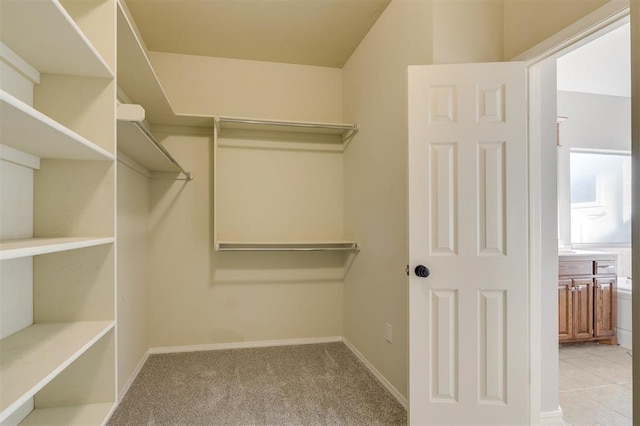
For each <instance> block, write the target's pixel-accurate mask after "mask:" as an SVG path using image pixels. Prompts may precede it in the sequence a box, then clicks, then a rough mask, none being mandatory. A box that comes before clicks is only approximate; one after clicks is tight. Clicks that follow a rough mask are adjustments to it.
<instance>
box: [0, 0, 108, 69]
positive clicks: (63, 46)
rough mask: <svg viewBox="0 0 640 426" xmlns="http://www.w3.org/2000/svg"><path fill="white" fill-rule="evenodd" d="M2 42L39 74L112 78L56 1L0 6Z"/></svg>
mask: <svg viewBox="0 0 640 426" xmlns="http://www.w3.org/2000/svg"><path fill="white" fill-rule="evenodd" d="M0 28H2V32H1V39H2V42H3V43H4V44H6V45H7V46H8V47H9V48H11V49H12V50H13V51H14V52H16V53H17V54H18V55H20V56H21V57H22V58H23V59H24V60H26V61H27V62H28V63H29V64H31V65H32V66H33V67H35V68H36V69H37V70H38V71H40V72H41V73H50V74H66V75H82V76H88V77H103V78H112V77H113V76H114V73H113V71H112V70H111V69H110V67H109V66H108V65H107V63H106V62H105V61H104V59H103V58H102V56H101V55H100V54H99V53H98V52H97V50H96V49H95V48H94V47H93V45H92V44H91V42H90V41H89V40H88V39H87V37H86V36H85V35H84V34H83V32H82V31H81V30H80V28H79V27H78V26H77V25H76V23H75V22H74V21H73V19H72V18H71V17H70V16H69V14H68V13H67V11H66V10H65V9H64V7H63V6H62V5H61V4H60V2H59V1H58V0H38V1H2V2H0Z"/></svg>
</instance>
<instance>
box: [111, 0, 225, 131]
mask: <svg viewBox="0 0 640 426" xmlns="http://www.w3.org/2000/svg"><path fill="white" fill-rule="evenodd" d="M118 87H119V88H120V89H121V90H122V91H123V92H124V93H125V94H126V95H127V97H128V98H129V99H130V100H131V102H134V103H136V104H140V105H142V106H143V107H144V108H145V111H146V118H147V120H148V121H149V122H150V123H152V124H168V125H174V126H189V127H209V128H212V127H213V117H207V116H194V115H181V114H176V113H175V112H174V110H173V107H172V106H171V103H170V102H169V100H168V98H167V94H166V93H165V91H164V88H163V87H162V84H161V83H160V80H159V79H158V76H157V75H156V72H155V70H154V69H153V66H152V65H151V62H150V61H149V57H148V55H147V51H146V49H145V47H144V45H143V44H142V42H141V40H140V39H139V38H138V35H137V32H136V30H135V28H134V25H133V24H132V21H131V19H130V18H129V14H128V10H127V7H126V5H125V4H124V3H123V2H122V1H118Z"/></svg>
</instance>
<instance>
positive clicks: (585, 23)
mask: <svg viewBox="0 0 640 426" xmlns="http://www.w3.org/2000/svg"><path fill="white" fill-rule="evenodd" d="M628 16H629V0H611V1H609V2H608V3H605V4H604V5H603V6H602V7H600V8H598V9H596V10H595V11H593V12H591V13H590V14H588V15H587V16H585V17H583V18H581V19H579V20H578V21H576V22H574V23H573V24H571V25H569V26H568V27H566V28H565V29H563V30H561V31H559V32H557V33H556V34H554V35H552V36H551V37H549V38H547V39H546V40H544V41H542V42H541V43H538V44H537V45H535V46H533V47H532V48H531V49H529V50H527V51H525V52H523V53H521V54H519V55H518V56H516V57H515V58H513V59H512V60H513V61H525V62H528V63H529V64H534V63H536V62H540V61H543V60H545V59H548V58H550V57H552V56H554V55H557V54H559V53H560V52H561V51H563V50H565V49H567V48H573V49H575V48H577V47H579V46H580V45H582V44H584V43H587V42H588V41H590V40H591V38H592V37H593V36H596V37H597V36H598V35H599V34H597V33H599V32H600V31H602V30H604V29H605V28H607V30H606V31H610V29H611V25H612V24H614V23H619V24H620V25H622V24H624V23H625V22H628Z"/></svg>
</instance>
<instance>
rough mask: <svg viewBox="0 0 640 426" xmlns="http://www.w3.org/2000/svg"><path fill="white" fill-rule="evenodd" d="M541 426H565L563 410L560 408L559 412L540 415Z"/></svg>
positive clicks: (545, 412) (547, 412)
mask: <svg viewBox="0 0 640 426" xmlns="http://www.w3.org/2000/svg"><path fill="white" fill-rule="evenodd" d="M540 424H541V425H557V426H564V425H565V422H564V419H563V418H562V408H560V407H558V409H557V410H554V411H544V412H542V413H540Z"/></svg>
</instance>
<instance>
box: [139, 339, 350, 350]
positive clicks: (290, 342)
mask: <svg viewBox="0 0 640 426" xmlns="http://www.w3.org/2000/svg"><path fill="white" fill-rule="evenodd" d="M335 342H342V337H341V336H330V337H312V338H302V339H284V340H257V341H253V342H234V343H211V344H206V345H188V346H163V347H156V348H150V349H149V352H148V353H149V354H168V353H176V352H199V351H219V350H223V349H247V348H264V347H269V346H294V345H311V344H314V343H335Z"/></svg>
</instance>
